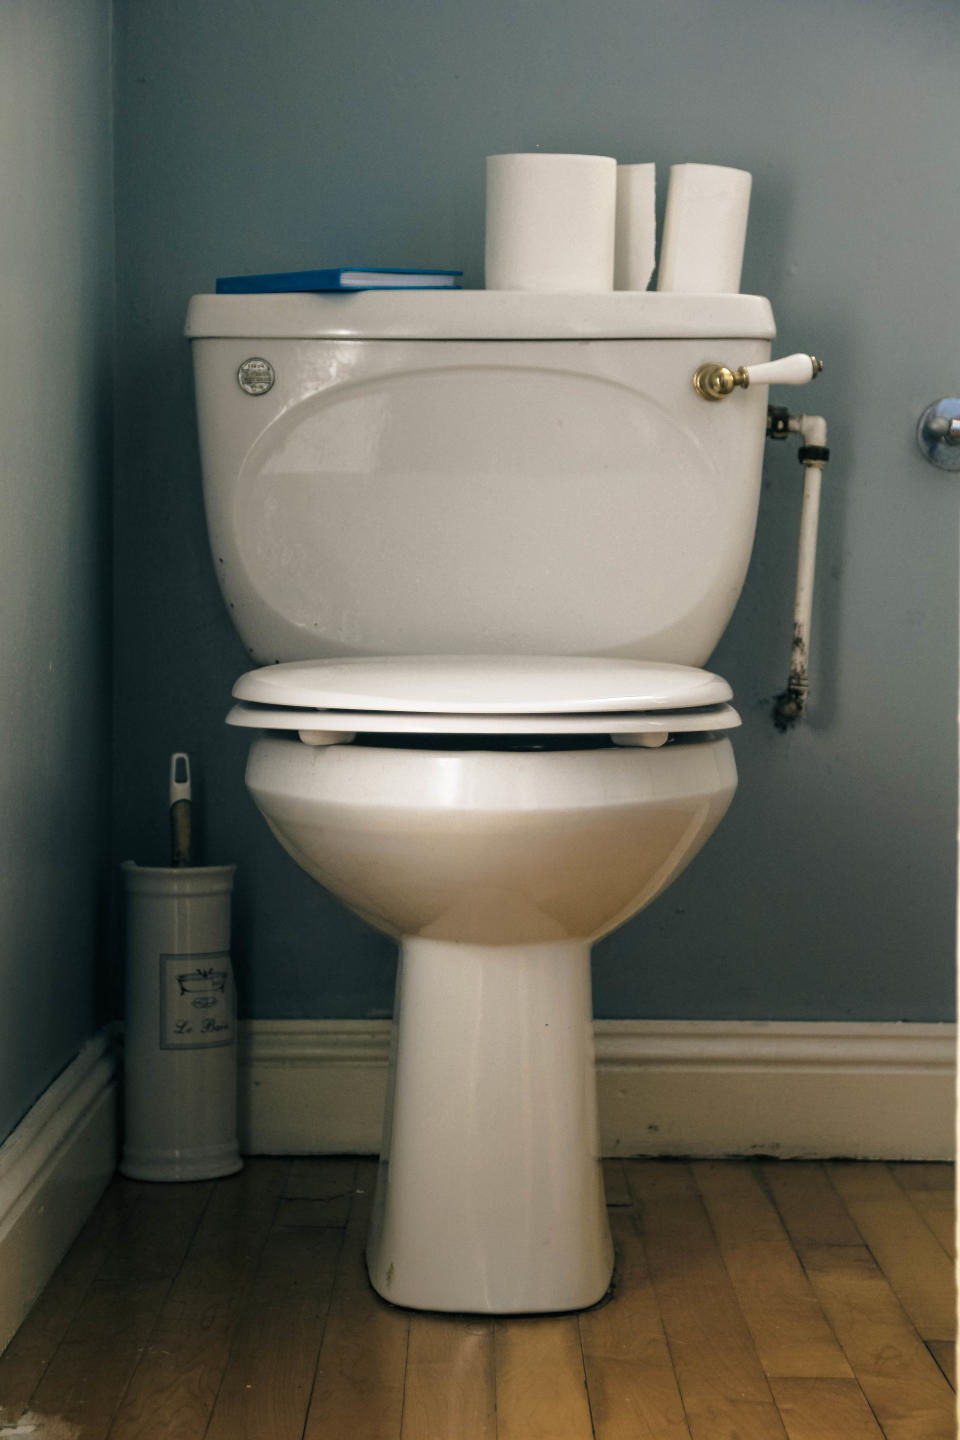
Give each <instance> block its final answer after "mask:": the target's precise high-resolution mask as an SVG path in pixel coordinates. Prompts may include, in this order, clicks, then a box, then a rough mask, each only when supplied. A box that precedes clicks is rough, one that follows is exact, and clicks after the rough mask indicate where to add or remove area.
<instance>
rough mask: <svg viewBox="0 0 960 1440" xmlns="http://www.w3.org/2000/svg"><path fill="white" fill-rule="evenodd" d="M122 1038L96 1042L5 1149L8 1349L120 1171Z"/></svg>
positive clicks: (0, 1241)
mask: <svg viewBox="0 0 960 1440" xmlns="http://www.w3.org/2000/svg"><path fill="white" fill-rule="evenodd" d="M118 1092H119V1087H118V1083H117V1059H116V1054H115V1043H114V1037H113V1034H112V1032H111V1031H109V1030H108V1031H104V1032H103V1033H101V1034H100V1035H97V1036H96V1037H95V1038H94V1039H92V1040H90V1041H89V1042H88V1043H87V1044H86V1045H85V1046H84V1047H83V1049H82V1050H81V1051H80V1054H79V1055H78V1056H77V1057H76V1059H75V1060H74V1061H72V1063H71V1064H70V1065H68V1066H67V1068H66V1069H65V1070H64V1071H63V1072H62V1073H61V1074H60V1075H58V1076H57V1078H56V1080H54V1082H53V1084H52V1085H50V1086H49V1087H48V1089H47V1090H45V1091H44V1093H43V1094H42V1095H41V1096H40V1099H39V1100H38V1101H37V1102H36V1104H35V1105H34V1106H33V1107H32V1108H31V1109H30V1110H29V1111H28V1113H27V1114H26V1116H25V1117H24V1119H23V1120H21V1122H20V1124H19V1125H18V1126H17V1128H16V1129H15V1130H14V1131H13V1133H12V1134H11V1135H10V1136H8V1138H7V1139H6V1140H5V1141H4V1143H3V1144H2V1145H0V1350H3V1349H4V1347H5V1346H6V1344H7V1343H8V1341H9V1340H10V1337H11V1336H12V1335H13V1333H14V1332H15V1330H16V1329H17V1328H18V1326H19V1325H20V1323H21V1321H22V1320H23V1319H24V1317H25V1315H26V1313H27V1311H28V1310H29V1309H30V1306H31V1305H32V1304H33V1302H34V1300H35V1299H36V1298H37V1296H38V1295H39V1293H40V1291H41V1290H42V1289H43V1287H44V1285H45V1284H46V1283H47V1281H48V1280H49V1278H50V1276H51V1275H52V1274H53V1272H54V1270H55V1269H56V1267H57V1265H58V1264H59V1263H60V1261H61V1260H62V1258H63V1256H64V1254H65V1253H66V1251H67V1249H68V1248H69V1246H70V1245H71V1243H72V1242H73V1240H74V1239H75V1237H76V1236H77V1234H78V1233H79V1231H80V1229H81V1227H82V1226H83V1224H84V1222H85V1221H86V1219H87V1217H88V1216H89V1214H90V1212H91V1211H92V1209H93V1207H94V1206H95V1205H96V1203H97V1200H98V1199H99V1197H100V1195H101V1194H102V1192H103V1190H104V1188H105V1186H106V1184H107V1182H108V1181H109V1179H110V1177H111V1175H112V1174H113V1172H114V1169H115V1168H116V1162H117V1130H118V1109H119V1106H118Z"/></svg>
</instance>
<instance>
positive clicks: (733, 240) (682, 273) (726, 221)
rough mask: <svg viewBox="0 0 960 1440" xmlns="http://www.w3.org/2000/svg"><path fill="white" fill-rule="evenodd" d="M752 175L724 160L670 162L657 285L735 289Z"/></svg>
mask: <svg viewBox="0 0 960 1440" xmlns="http://www.w3.org/2000/svg"><path fill="white" fill-rule="evenodd" d="M751 184H752V178H751V176H750V175H749V174H748V173H747V171H746V170H731V169H729V168H728V167H727V166H725V165H672V166H671V167H670V186H669V189H668V191H667V213H666V215H665V217H664V222H663V240H662V243H661V246H660V269H659V272H658V275H657V289H658V290H679V291H683V292H685V293H686V294H699V295H720V294H737V293H738V292H739V290H740V271H741V268H742V266H743V246H744V241H745V240H746V236H747V212H748V210H749V208H750V186H751Z"/></svg>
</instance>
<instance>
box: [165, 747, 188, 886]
mask: <svg viewBox="0 0 960 1440" xmlns="http://www.w3.org/2000/svg"><path fill="white" fill-rule="evenodd" d="M192 803H193V789H192V786H191V783H190V756H189V755H185V754H184V753H183V752H182V751H178V752H177V753H176V754H175V755H171V756H170V864H171V865H173V866H180V865H189V864H190V863H191V858H192V857H191V851H192V836H191V814H190V811H191V806H192Z"/></svg>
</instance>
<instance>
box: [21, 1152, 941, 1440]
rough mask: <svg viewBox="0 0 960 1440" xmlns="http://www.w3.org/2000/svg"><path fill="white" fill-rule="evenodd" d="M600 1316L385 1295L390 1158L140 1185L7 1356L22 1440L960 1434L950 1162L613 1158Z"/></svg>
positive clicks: (79, 1250)
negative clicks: (500, 1315) (368, 1234)
mask: <svg viewBox="0 0 960 1440" xmlns="http://www.w3.org/2000/svg"><path fill="white" fill-rule="evenodd" d="M606 1178H607V1196H608V1203H609V1207H610V1212H609V1213H610V1220H611V1225H612V1228H613V1233H614V1238H615V1241H616V1246H617V1255H618V1268H617V1279H616V1285H615V1290H614V1294H613V1298H612V1299H611V1300H610V1301H609V1303H607V1304H605V1305H603V1306H600V1307H598V1308H597V1309H595V1310H592V1311H589V1312H587V1313H585V1314H582V1315H579V1316H576V1315H566V1316H551V1317H546V1318H517V1319H507V1320H495V1321H494V1320H490V1319H484V1318H482V1317H480V1318H478V1317H459V1316H457V1317H448V1316H437V1315H425V1314H413V1313H410V1312H406V1311H402V1310H397V1309H394V1308H392V1307H391V1306H389V1305H386V1304H384V1303H383V1302H382V1301H380V1300H379V1299H378V1298H377V1297H376V1296H375V1295H374V1293H373V1292H372V1291H371V1290H370V1288H369V1286H368V1284H367V1281H366V1276H365V1272H364V1268H363V1243H364V1234H365V1231H366V1225H367V1215H368V1212H369V1206H370V1202H371V1199H372V1188H373V1184H374V1179H375V1163H374V1162H372V1161H359V1162H357V1161H353V1160H294V1161H290V1160H262V1159H261V1160H253V1161H251V1162H249V1163H248V1164H247V1167H246V1168H245V1169H244V1171H243V1172H242V1174H240V1175H237V1176H234V1177H231V1178H230V1179H228V1180H220V1181H217V1182H214V1183H202V1184H190V1185H171V1186H164V1185H146V1184H139V1183H136V1182H132V1181H127V1180H121V1179H117V1180H115V1181H114V1182H113V1184H112V1185H111V1186H110V1188H109V1190H108V1191H107V1193H106V1195H105V1197H104V1199H103V1200H102V1202H101V1204H100V1206H99V1208H98V1209H97V1211H96V1213H95V1214H94V1216H93V1217H92V1219H91V1220H90V1222H89V1223H88V1225H87V1226H86V1228H85V1230H84V1231H83V1233H82V1235H81V1236H80V1238H79V1239H78V1240H77V1242H76V1244H75V1245H74V1247H73V1249H72V1250H71V1251H70V1253H69V1254H68V1255H67V1257H66V1259H65V1260H64V1262H63V1264H62V1265H61V1266H60V1268H59V1270H58V1271H57V1272H56V1274H55V1275H54V1277H53V1279H52V1280H51V1281H50V1284H49V1285H48V1286H47V1288H46V1290H45V1291H44V1293H43V1295H42V1296H41V1297H40V1299H39V1300H38V1301H37V1303H36V1305H35V1306H34V1308H33V1310H32V1311H31V1313H30V1315H29V1316H28V1318H27V1320H26V1321H25V1322H24V1324H23V1325H22V1327H21V1329H20V1330H19V1332H18V1333H17V1335H16V1336H15V1337H14V1339H13V1340H12V1342H11V1343H10V1345H9V1347H8V1349H7V1351H6V1353H5V1354H4V1355H3V1357H2V1358H0V1440H7V1437H13V1436H20V1435H23V1436H29V1437H31V1440H75V1437H83V1440H95V1437H96V1440H101V1437H109V1440H135V1437H138V1440H139V1437H158V1440H160V1437H174V1440H194V1437H196V1440H201V1437H206V1440H301V1437H305V1440H328V1437H329V1440H494V1437H496V1440H586V1437H590V1436H595V1437H597V1440H691V1437H692V1440H785V1437H786V1440H880V1437H882V1436H886V1437H887V1440H955V1436H956V1433H957V1431H956V1422H955V1418H954V1415H955V1410H954V1396H953V1390H952V1388H951V1384H950V1383H949V1382H948V1379H947V1377H948V1376H951V1375H952V1373H953V1338H952V1337H953V1334H954V1323H955V1301H954V1288H953V1268H952V1262H951V1260H950V1258H949V1257H950V1254H951V1252H952V1249H953V1218H952V1202H953V1190H952V1172H951V1170H950V1168H949V1167H947V1166H944V1165H920V1164H911V1165H885V1164H862V1163H838V1164H825V1165H820V1164H812V1163H811V1164H807V1163H802V1164H801V1163H794V1162H774V1163H770V1164H765V1163H759V1162H739V1161H718V1162H698V1163H693V1164H685V1163H682V1162H679V1161H642V1160H637V1161H624V1162H618V1161H610V1162H606Z"/></svg>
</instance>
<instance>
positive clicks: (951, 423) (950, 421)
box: [917, 398, 960, 470]
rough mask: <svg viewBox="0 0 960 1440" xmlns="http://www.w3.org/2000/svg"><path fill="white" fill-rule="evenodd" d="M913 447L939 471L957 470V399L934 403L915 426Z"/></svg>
mask: <svg viewBox="0 0 960 1440" xmlns="http://www.w3.org/2000/svg"><path fill="white" fill-rule="evenodd" d="M917 444H918V445H919V446H920V452H921V454H922V455H923V458H924V459H925V460H929V462H930V464H931V465H936V466H937V468H938V469H939V470H960V399H956V398H954V399H947V400H935V401H934V403H933V404H932V405H928V406H927V408H926V410H924V412H923V414H922V415H921V416H920V419H919V422H918V423H917Z"/></svg>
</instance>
